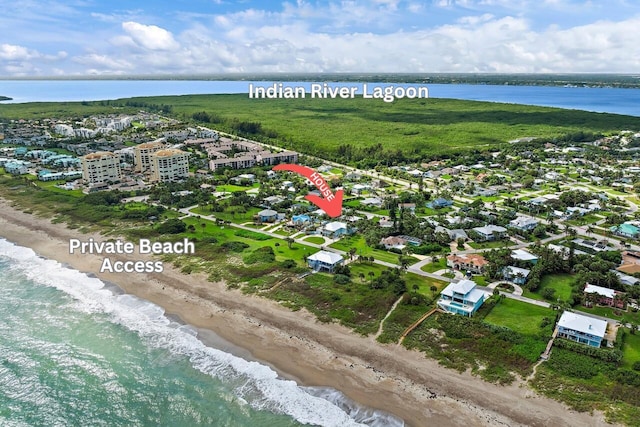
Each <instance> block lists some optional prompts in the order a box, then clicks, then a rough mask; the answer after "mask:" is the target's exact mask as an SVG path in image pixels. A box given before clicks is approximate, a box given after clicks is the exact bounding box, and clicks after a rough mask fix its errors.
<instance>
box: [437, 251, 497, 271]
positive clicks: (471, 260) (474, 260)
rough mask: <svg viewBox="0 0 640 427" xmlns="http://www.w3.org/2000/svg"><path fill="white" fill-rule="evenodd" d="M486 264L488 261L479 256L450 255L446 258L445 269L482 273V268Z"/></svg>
mask: <svg viewBox="0 0 640 427" xmlns="http://www.w3.org/2000/svg"><path fill="white" fill-rule="evenodd" d="M487 264H489V261H487V260H486V259H485V258H484V257H483V256H482V255H480V254H460V255H456V254H452V255H448V256H447V267H450V268H453V269H455V270H460V271H467V272H471V273H473V274H482V273H484V268H485V267H486V265H487Z"/></svg>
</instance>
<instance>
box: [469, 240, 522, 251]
mask: <svg viewBox="0 0 640 427" xmlns="http://www.w3.org/2000/svg"><path fill="white" fill-rule="evenodd" d="M468 245H469V246H471V247H472V248H473V249H495V248H506V247H507V246H513V245H515V243H513V242H512V241H511V240H507V239H503V240H493V241H490V242H469V243H468Z"/></svg>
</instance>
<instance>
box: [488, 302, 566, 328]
mask: <svg viewBox="0 0 640 427" xmlns="http://www.w3.org/2000/svg"><path fill="white" fill-rule="evenodd" d="M545 317H546V318H548V319H551V320H553V319H555V312H554V311H553V310H551V309H550V308H545V307H539V306H537V305H533V304H528V303H526V302H522V301H516V300H513V299H509V298H504V299H501V300H500V302H499V303H498V304H496V306H495V307H493V309H492V310H491V312H490V313H489V314H487V316H486V317H485V318H484V321H485V322H487V323H491V324H493V325H498V326H506V327H507V328H509V329H512V330H514V331H516V332H519V333H521V334H524V335H536V336H537V335H540V333H541V332H544V334H546V335H548V336H549V337H551V333H552V332H553V331H552V330H551V327H552V324H553V322H549V324H548V325H547V326H546V327H545V328H544V329H542V328H540V323H541V322H542V320H543V319H544V318H545Z"/></svg>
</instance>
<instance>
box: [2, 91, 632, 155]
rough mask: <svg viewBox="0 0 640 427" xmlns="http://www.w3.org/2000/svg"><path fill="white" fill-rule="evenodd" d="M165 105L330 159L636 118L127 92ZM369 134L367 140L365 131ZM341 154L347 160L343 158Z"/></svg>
mask: <svg viewBox="0 0 640 427" xmlns="http://www.w3.org/2000/svg"><path fill="white" fill-rule="evenodd" d="M133 100H135V101H139V102H144V103H146V104H155V105H160V104H166V105H171V106H172V109H173V113H172V114H173V115H174V116H176V117H177V118H179V119H190V118H191V115H192V114H193V113H196V112H202V111H204V112H207V113H208V114H209V115H213V116H215V118H216V121H217V122H218V123H212V124H211V126H212V127H219V128H221V129H223V130H224V128H227V130H231V126H230V124H231V123H232V122H233V121H234V120H237V121H240V122H242V121H248V122H259V123H260V124H261V128H262V135H267V134H268V135H270V142H272V143H274V144H276V145H281V146H286V147H288V148H293V149H296V150H299V151H302V152H307V153H310V154H320V153H330V154H331V155H333V156H331V157H336V154H338V152H337V149H338V147H339V146H340V145H345V144H349V145H351V146H352V147H353V149H354V150H362V151H363V152H366V151H367V149H370V148H371V147H374V146H376V145H377V144H381V146H382V147H384V150H385V151H386V152H394V151H396V150H400V151H402V152H404V153H412V154H415V155H417V154H430V155H437V154H443V153H447V152H452V151H461V150H467V149H470V148H479V147H489V146H498V145H501V144H506V143H507V141H509V140H512V139H516V138H519V137H523V136H538V137H554V136H558V135H564V134H567V133H571V132H578V131H585V132H589V131H592V132H603V133H607V132H612V131H616V130H619V129H635V128H639V127H640V118H638V117H630V116H622V115H615V114H597V113H590V112H583V111H577V110H563V109H554V108H547V107H535V106H525V105H512V104H501V103H493V102H492V103H489V102H478V101H460V100H453V99H436V98H430V99H413V100H411V99H401V100H398V101H396V102H394V103H385V102H377V101H373V100H366V99H362V98H355V99H337V100H328V99H326V100H325V99H311V98H306V99H293V100H292V99H249V98H248V97H247V96H246V95H244V94H234V95H185V96H166V97H148V98H133ZM120 105H124V101H120V102H112V103H111V105H106V106H101V105H99V104H98V103H91V102H90V103H85V105H83V104H82V103H69V102H66V103H65V102H62V103H30V104H6V105H0V118H4V119H12V118H13V119H15V118H24V119H32V118H33V119H35V118H42V117H52V116H57V117H65V116H73V115H75V116H88V115H92V114H99V113H105V112H109V113H114V112H123V113H132V112H133V111H135V110H136V109H135V108H128V107H122V106H120ZM372 135H375V138H372V137H371V136H372ZM346 160H349V159H346Z"/></svg>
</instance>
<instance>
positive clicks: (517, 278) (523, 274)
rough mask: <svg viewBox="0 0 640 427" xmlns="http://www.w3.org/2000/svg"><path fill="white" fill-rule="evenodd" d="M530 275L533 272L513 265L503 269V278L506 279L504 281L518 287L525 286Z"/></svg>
mask: <svg viewBox="0 0 640 427" xmlns="http://www.w3.org/2000/svg"><path fill="white" fill-rule="evenodd" d="M529 273H531V270H527V269H526V268H519V267H514V266H512V265H508V266H506V267H505V268H503V269H502V277H503V278H504V280H508V281H510V282H513V283H515V284H516V285H524V284H525V283H526V282H527V278H528V277H529Z"/></svg>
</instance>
